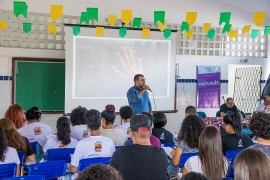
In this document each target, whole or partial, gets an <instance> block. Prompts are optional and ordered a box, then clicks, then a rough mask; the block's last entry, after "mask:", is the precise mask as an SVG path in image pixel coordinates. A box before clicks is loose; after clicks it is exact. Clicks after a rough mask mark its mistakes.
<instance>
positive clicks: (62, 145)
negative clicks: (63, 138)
mask: <svg viewBox="0 0 270 180" xmlns="http://www.w3.org/2000/svg"><path fill="white" fill-rule="evenodd" d="M66 146H67V145H64V144H60V145H59V147H60V148H64V147H66Z"/></svg>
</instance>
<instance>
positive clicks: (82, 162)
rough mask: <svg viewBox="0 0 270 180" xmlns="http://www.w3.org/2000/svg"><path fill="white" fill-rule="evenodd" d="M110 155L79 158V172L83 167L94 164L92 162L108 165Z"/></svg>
mask: <svg viewBox="0 0 270 180" xmlns="http://www.w3.org/2000/svg"><path fill="white" fill-rule="evenodd" d="M110 160H111V157H98V158H87V159H81V160H80V162H79V172H80V171H82V170H84V169H85V168H87V167H89V166H91V165H94V164H105V165H108V164H109V163H110Z"/></svg>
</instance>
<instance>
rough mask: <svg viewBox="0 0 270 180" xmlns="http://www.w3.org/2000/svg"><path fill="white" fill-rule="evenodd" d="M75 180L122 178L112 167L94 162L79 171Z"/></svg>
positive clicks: (119, 179) (114, 179)
mask: <svg viewBox="0 0 270 180" xmlns="http://www.w3.org/2000/svg"><path fill="white" fill-rule="evenodd" d="M76 180H123V178H122V176H121V174H120V173H119V172H118V171H116V170H115V169H114V168H113V167H111V166H107V165H104V164H95V165H92V166H90V167H88V168H86V169H85V170H83V171H82V172H80V173H79V176H78V177H77V178H76Z"/></svg>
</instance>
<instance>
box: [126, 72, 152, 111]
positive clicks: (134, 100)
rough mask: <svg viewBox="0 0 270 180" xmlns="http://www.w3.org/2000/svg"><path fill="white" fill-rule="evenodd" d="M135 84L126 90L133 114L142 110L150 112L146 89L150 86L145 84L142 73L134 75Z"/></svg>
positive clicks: (150, 107)
mask: <svg viewBox="0 0 270 180" xmlns="http://www.w3.org/2000/svg"><path fill="white" fill-rule="evenodd" d="M134 83H135V85H134V86H133V87H131V88H130V89H129V90H128V92H127V98H128V103H129V106H130V107H131V108H132V110H133V112H134V114H139V113H143V112H149V113H151V112H152V106H151V102H150V100H149V95H148V92H147V90H150V91H151V89H150V87H149V86H147V85H146V84H145V78H144V76H143V75H142V74H136V75H135V76H134Z"/></svg>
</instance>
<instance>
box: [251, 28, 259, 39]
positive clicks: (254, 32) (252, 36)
mask: <svg viewBox="0 0 270 180" xmlns="http://www.w3.org/2000/svg"><path fill="white" fill-rule="evenodd" d="M258 35H259V30H257V29H253V30H252V31H251V34H250V37H251V38H252V39H255V38H257V37H258Z"/></svg>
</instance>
